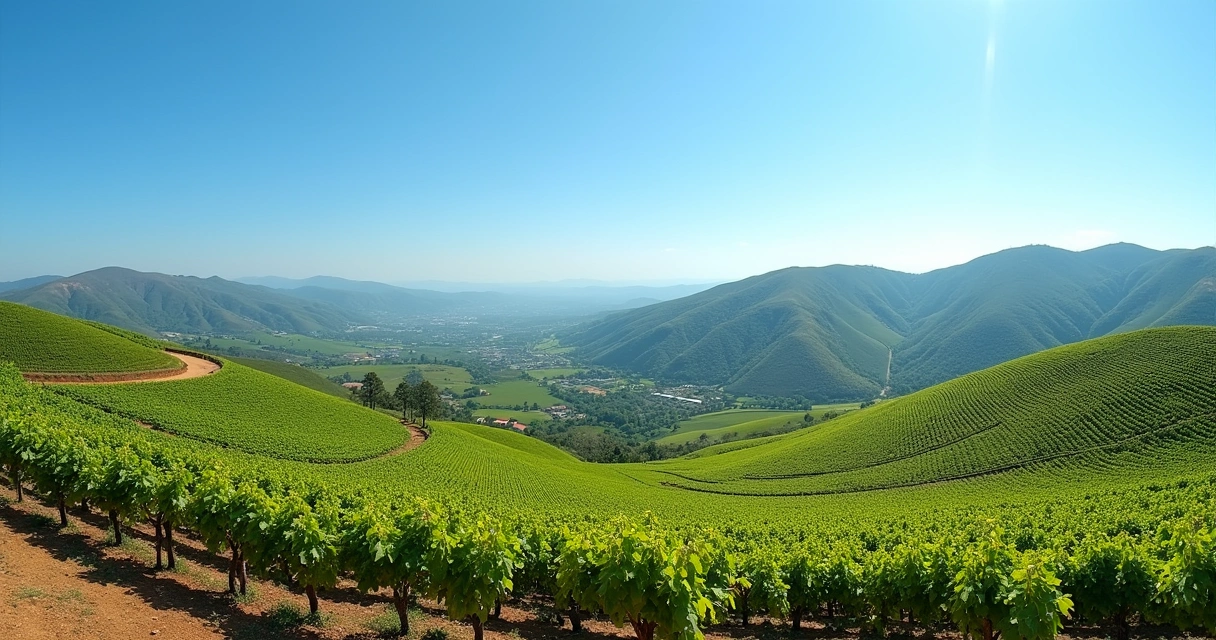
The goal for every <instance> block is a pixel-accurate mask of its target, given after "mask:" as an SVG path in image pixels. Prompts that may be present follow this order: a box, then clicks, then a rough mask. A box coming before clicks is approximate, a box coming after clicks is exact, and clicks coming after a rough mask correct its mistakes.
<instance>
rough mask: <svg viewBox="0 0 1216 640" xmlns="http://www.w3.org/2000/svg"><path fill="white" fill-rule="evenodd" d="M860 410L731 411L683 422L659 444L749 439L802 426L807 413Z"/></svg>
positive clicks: (839, 406) (831, 407)
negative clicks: (783, 428) (786, 428)
mask: <svg viewBox="0 0 1216 640" xmlns="http://www.w3.org/2000/svg"><path fill="white" fill-rule="evenodd" d="M856 408H857V405H856V404H832V405H821V406H817V407H815V408H814V409H813V410H811V411H809V412H808V411H768V410H763V409H730V410H727V411H718V412H716V413H706V414H702V415H699V416H696V417H694V418H690V419H688V420H684V421H681V422H680V424H679V429H678V430H677V431H675V432H674V433H672V434H671V435H669V436H665V437H662V438H659V440H658V442H659V444H681V443H684V442H690V441H692V440H696V439H698V438H700V437H701V436H705V437H706V438H709V439H710V440H717V439H719V438H722V437H723V436H725V435H728V434H730V435H732V436H733V437H736V438H749V437H752V436H754V435H755V434H758V433H763V432H766V431H768V432H771V431H773V430H775V429H778V428H781V427H786V426H797V425H801V424H802V423H803V416H805V415H806V414H807V413H809V414H810V415H811V417H813V418H816V419H818V418H821V417H823V415H824V414H825V413H827V412H829V411H836V412H843V411H852V410H854V409H856Z"/></svg>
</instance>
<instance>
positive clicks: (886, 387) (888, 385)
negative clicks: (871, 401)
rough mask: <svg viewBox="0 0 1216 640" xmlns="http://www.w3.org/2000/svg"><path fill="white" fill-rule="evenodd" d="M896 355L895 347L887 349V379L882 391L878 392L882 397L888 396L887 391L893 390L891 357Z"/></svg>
mask: <svg viewBox="0 0 1216 640" xmlns="http://www.w3.org/2000/svg"><path fill="white" fill-rule="evenodd" d="M894 357H895V350H894V349H889V348H888V349H887V381H886V382H885V383H884V384H883V387H882V391H880V392H879V393H878V396H879V397H880V398H885V397H887V393H888V392H890V391H891V359H892V358H894Z"/></svg>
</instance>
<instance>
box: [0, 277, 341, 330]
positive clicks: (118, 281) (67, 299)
mask: <svg viewBox="0 0 1216 640" xmlns="http://www.w3.org/2000/svg"><path fill="white" fill-rule="evenodd" d="M0 296H2V297H4V298H5V299H8V300H12V301H14V302H20V303H22V304H27V305H29V306H32V307H38V308H39V309H45V310H47V311H53V312H55V313H59V314H63V315H67V316H72V317H75V318H83V319H86V320H96V321H98V322H104V323H106V324H111V325H115V326H119V327H123V328H125V329H131V330H133V331H140V332H143V333H154V332H157V331H179V332H188V333H189V332H193V333H197V332H204V333H205V332H228V333H240V332H248V331H256V330H262V329H271V330H276V331H288V332H291V333H311V332H314V331H340V330H342V329H345V328H346V326H347V325H348V324H350V323H352V322H357V321H359V320H362V318H361V317H359V316H357V315H355V314H352V313H350V312H347V311H344V310H342V309H339V308H338V307H335V306H333V305H330V304H326V303H322V302H312V301H308V300H303V299H300V298H296V297H293V296H289V295H285V294H283V293H280V292H277V291H274V290H271V289H267V288H265V287H255V286H250V285H245V284H240V283H236V282H229V281H227V280H223V279H220V278H194V277H188V276H170V275H165V274H160V273H141V272H139V271H132V270H130V269H120V268H117V267H108V268H105V269H97V270H96V271H88V272H85V273H80V274H77V275H74V276H71V277H68V278H61V279H59V280H54V281H52V282H48V283H45V284H42V285H39V286H36V287H32V288H27V289H23V290H20V291H9V292H6V293H3V294H0Z"/></svg>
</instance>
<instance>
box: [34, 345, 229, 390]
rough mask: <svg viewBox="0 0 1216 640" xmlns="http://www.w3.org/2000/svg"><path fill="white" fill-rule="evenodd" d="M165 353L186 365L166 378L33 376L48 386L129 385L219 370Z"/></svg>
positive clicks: (191, 358)
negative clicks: (94, 378)
mask: <svg viewBox="0 0 1216 640" xmlns="http://www.w3.org/2000/svg"><path fill="white" fill-rule="evenodd" d="M165 353H167V354H169V355H171V356H173V357H174V358H177V359H178V360H181V361H182V363H183V364H185V365H186V366H185V368H184V369H182V370H180V371H177V372H175V373H173V374H171V375H167V376H165V375H161V376H157V375H155V373H156V372H153V375H149V376H147V377H140V376H139V375H138V374H135V375H134V376H133V377H129V378H127V377H123V378H121V379H118V380H105V379H104V378H105V377H106V375H105V374H99V375H98V376H97V377H99V378H103V379H100V380H80V379H78V378H79V377H80V376H72V375H70V374H68V375H65V376H63V378H64V379H56V377H55V376H52V375H47V374H33V375H36V376H37V378H35V380H36V381H38V382H46V383H48V384H131V383H135V382H169V381H172V380H189V379H191V378H201V377H203V376H206V375H210V374H213V373H215V372H216V371H219V370H220V365H218V364H216V363H214V362H212V361H210V360H205V359H203V358H200V357H198V356H192V355H187V354H184V353H176V352H174V351H166V352H165ZM27 377H28V376H27ZM72 378H77V379H72Z"/></svg>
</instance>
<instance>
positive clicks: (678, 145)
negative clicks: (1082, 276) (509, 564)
mask: <svg viewBox="0 0 1216 640" xmlns="http://www.w3.org/2000/svg"><path fill="white" fill-rule="evenodd" d="M0 7H2V8H0V280H6V279H15V278H19V277H26V276H32V275H36V274H42V273H58V274H70V273H75V272H78V271H82V270H86V269H91V268H96V267H100V266H105V265H121V266H127V267H131V268H136V269H142V270H154V271H162V272H168V273H187V274H195V275H212V274H217V275H220V276H224V277H237V276H245V275H265V274H276V275H286V276H306V275H313V274H318V273H325V274H332V275H340V276H346V277H355V278H368V279H378V280H388V281H396V280H419V279H446V280H466V281H497V282H502V281H530V280H554V279H561V278H598V279H608V280H618V279H619V280H646V279H658V280H681V279H683V280H716V279H733V278H738V277H742V276H746V275H751V274H755V273H760V272H764V271H768V270H771V269H776V268H781V267H785V266H790V265H822V264H830V263H852V264H877V265H880V266H885V267H890V268H895V269H901V270H908V271H923V270H927V269H931V268H935V267H940V266H945V265H949V264H954V263H958V262H962V261H965V260H967V259H969V258H972V257H975V256H977V255H981V254H984V253H989V252H991V251H994V250H999V249H1002V248H1006V247H1010V246H1017V245H1023V244H1031V243H1045V244H1052V245H1056V246H1063V247H1067V248H1077V249H1079V248H1087V247H1091V246H1096V245H1100V244H1105V243H1107V242H1113V241H1128V242H1136V243H1140V244H1144V245H1147V246H1150V247H1154V248H1170V247H1195V246H1200V245H1208V244H1213V243H1216V2H1212V1H1211V0H1195V1H1192V2H1180V1H1168V0H1167V1H1164V2H1147V1H1146V2H1121V1H1098V0H1090V1H1085V2H1064V1H1024V2H1019V1H1016V0H1008V1H1006V2H993V3H989V2H979V1H974V2H968V1H955V2H945V1H938V2H897V1H881V2H854V1H846V0H838V1H827V0H824V1H820V2H812V1H799V2H773V1H760V2H751V1H747V2H744V1H740V2H714V1H709V2H706V1H702V0H697V1H692V2H680V1H672V0H664V1H662V2H653V1H645V2H630V1H623V0H610V1H563V2H510V3H507V2H486V3H478V4H470V3H464V2H450V1H443V2H425V3H423V2H406V1H403V0H393V1H389V2H380V3H375V2H364V1H359V2H348V3H344V2H336V1H330V2H299V1H292V2H270V1H260V2H227V1H207V2H163V1H157V2H146V3H140V2H121V3H105V2H82V3H61V2H27V1H12V0H3V2H2V3H0Z"/></svg>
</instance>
